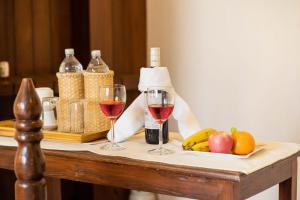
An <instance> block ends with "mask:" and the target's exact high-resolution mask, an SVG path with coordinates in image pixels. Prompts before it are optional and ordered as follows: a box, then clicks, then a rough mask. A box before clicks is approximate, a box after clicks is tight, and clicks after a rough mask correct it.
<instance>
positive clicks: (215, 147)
mask: <svg viewBox="0 0 300 200" xmlns="http://www.w3.org/2000/svg"><path fill="white" fill-rule="evenodd" d="M232 145H233V139H232V137H231V135H230V134H228V133H226V132H224V131H220V132H216V133H214V134H212V135H210V136H209V139H208V146H209V150H210V151H211V152H214V153H231V149H232Z"/></svg>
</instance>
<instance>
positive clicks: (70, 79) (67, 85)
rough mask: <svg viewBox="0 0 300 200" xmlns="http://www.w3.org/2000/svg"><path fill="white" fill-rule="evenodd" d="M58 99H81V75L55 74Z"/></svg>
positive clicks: (82, 96) (82, 87)
mask: <svg viewBox="0 0 300 200" xmlns="http://www.w3.org/2000/svg"><path fill="white" fill-rule="evenodd" d="M56 76H57V78H58V91H59V98H60V99H68V100H71V99H83V98H84V90H83V89H84V86H83V85H84V84H83V75H82V73H56Z"/></svg>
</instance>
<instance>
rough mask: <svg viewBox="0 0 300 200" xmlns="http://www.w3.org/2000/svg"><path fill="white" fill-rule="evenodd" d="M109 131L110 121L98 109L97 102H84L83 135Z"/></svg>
mask: <svg viewBox="0 0 300 200" xmlns="http://www.w3.org/2000/svg"><path fill="white" fill-rule="evenodd" d="M109 129H110V121H109V119H108V118H106V117H105V116H104V115H103V113H102V112H101V110H100V108H99V102H98V101H86V104H85V109H84V133H97V132H103V131H106V130H109Z"/></svg>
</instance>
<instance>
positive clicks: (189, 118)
mask: <svg viewBox="0 0 300 200" xmlns="http://www.w3.org/2000/svg"><path fill="white" fill-rule="evenodd" d="M151 86H156V87H160V86H161V87H173V86H172V82H171V78H170V74H169V71H168V69H167V68H166V67H154V68H141V71H140V81H139V86H138V88H139V91H141V92H142V93H141V94H140V95H139V96H138V97H137V98H136V99H135V100H134V101H133V102H132V104H131V105H130V106H129V107H128V108H127V109H126V110H125V111H124V113H123V114H122V115H121V117H120V118H119V119H118V120H117V121H116V124H115V141H116V142H122V141H124V140H126V139H128V138H129V137H130V136H132V135H134V134H135V133H136V132H137V131H138V130H139V129H140V128H142V127H143V126H144V121H145V120H144V109H145V106H146V100H145V94H144V91H147V88H149V87H151ZM173 89H174V88H173ZM174 93H175V105H174V110H173V113H172V115H173V117H174V119H175V120H176V121H177V123H178V129H179V133H180V134H181V135H182V137H183V138H187V137H188V136H190V135H191V134H193V133H195V132H197V131H199V130H200V125H199V122H198V120H197V118H196V117H195V115H194V114H193V113H192V111H191V109H190V107H189V106H188V104H187V103H186V102H185V101H184V100H183V99H182V98H181V97H180V96H179V95H178V94H177V93H176V91H175V90H174ZM107 138H108V139H109V140H110V139H111V131H109V133H108V134H107Z"/></svg>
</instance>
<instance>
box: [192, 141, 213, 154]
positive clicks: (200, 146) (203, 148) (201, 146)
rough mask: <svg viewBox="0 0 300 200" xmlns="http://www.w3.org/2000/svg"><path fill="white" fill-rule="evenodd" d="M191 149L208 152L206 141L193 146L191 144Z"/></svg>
mask: <svg viewBox="0 0 300 200" xmlns="http://www.w3.org/2000/svg"><path fill="white" fill-rule="evenodd" d="M192 150H193V151H204V152H208V151H209V148H208V141H205V142H199V143H197V144H195V145H194V146H192Z"/></svg>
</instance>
